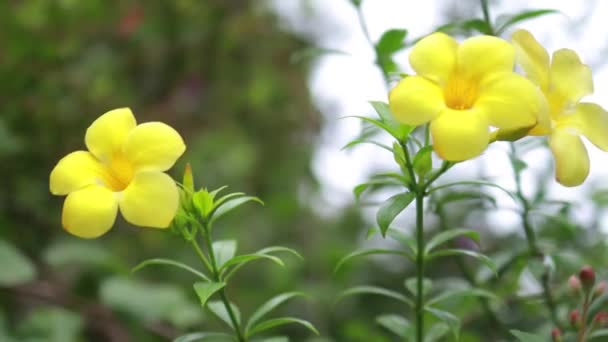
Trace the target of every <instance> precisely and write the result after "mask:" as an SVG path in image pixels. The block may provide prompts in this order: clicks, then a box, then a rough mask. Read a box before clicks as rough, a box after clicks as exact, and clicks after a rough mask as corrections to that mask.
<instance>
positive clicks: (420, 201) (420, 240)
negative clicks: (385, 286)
mask: <svg viewBox="0 0 608 342" xmlns="http://www.w3.org/2000/svg"><path fill="white" fill-rule="evenodd" d="M423 217H424V189H418V192H417V193H416V245H417V253H416V341H417V342H423V341H424V256H425V255H424V221H423Z"/></svg>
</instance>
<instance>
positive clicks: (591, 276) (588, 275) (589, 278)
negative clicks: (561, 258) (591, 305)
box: [578, 266, 595, 292]
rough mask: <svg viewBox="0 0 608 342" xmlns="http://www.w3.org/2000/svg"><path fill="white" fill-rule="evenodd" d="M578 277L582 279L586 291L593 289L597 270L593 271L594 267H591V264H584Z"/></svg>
mask: <svg viewBox="0 0 608 342" xmlns="http://www.w3.org/2000/svg"><path fill="white" fill-rule="evenodd" d="M578 277H579V278H580V280H581V284H583V289H584V290H585V292H588V291H589V290H591V288H592V287H593V285H594V284H595V272H594V271H593V268H591V266H583V268H581V271H580V272H579V274H578Z"/></svg>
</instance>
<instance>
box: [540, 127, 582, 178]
mask: <svg viewBox="0 0 608 342" xmlns="http://www.w3.org/2000/svg"><path fill="white" fill-rule="evenodd" d="M549 147H551V151H552V152H553V157H554V159H555V178H556V179H557V181H558V182H559V183H560V184H562V185H564V186H577V185H581V184H582V183H583V182H584V181H585V179H586V178H587V175H589V155H588V154H587V149H586V148H585V145H583V142H582V141H581V138H579V137H578V136H577V135H576V134H572V133H571V132H569V131H568V129H562V128H557V129H554V130H553V133H552V134H551V136H550V137H549Z"/></svg>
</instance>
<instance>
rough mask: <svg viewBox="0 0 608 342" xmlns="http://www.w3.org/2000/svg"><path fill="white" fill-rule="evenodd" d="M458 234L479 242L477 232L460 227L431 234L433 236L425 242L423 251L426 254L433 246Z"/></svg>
mask: <svg viewBox="0 0 608 342" xmlns="http://www.w3.org/2000/svg"><path fill="white" fill-rule="evenodd" d="M459 236H466V237H468V238H470V239H473V240H475V242H479V232H477V231H475V230H472V229H462V228H457V229H450V230H446V231H443V232H441V233H439V234H437V235H435V236H433V238H432V239H431V240H430V241H429V242H428V243H427V244H426V247H425V248H424V252H425V253H426V254H428V253H430V252H432V251H433V249H435V247H438V246H440V245H442V244H444V243H446V242H448V241H450V240H452V239H454V238H457V237H459Z"/></svg>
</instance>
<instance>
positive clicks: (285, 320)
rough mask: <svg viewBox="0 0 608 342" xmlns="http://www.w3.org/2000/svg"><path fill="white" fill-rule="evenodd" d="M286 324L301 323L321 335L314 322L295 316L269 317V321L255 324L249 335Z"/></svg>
mask: <svg viewBox="0 0 608 342" xmlns="http://www.w3.org/2000/svg"><path fill="white" fill-rule="evenodd" d="M285 324H299V325H301V326H303V327H305V328H307V329H308V330H310V331H312V332H313V333H315V334H317V335H319V331H317V329H316V328H315V327H314V325H312V323H310V322H308V321H306V320H303V319H299V318H295V317H281V318H273V319H269V320H267V321H264V322H262V323H259V324H258V325H255V326H253V327H252V328H251V330H250V331H249V333H248V335H247V336H253V335H255V334H258V333H261V332H262V331H266V330H268V329H272V328H275V327H279V326H282V325H285Z"/></svg>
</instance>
